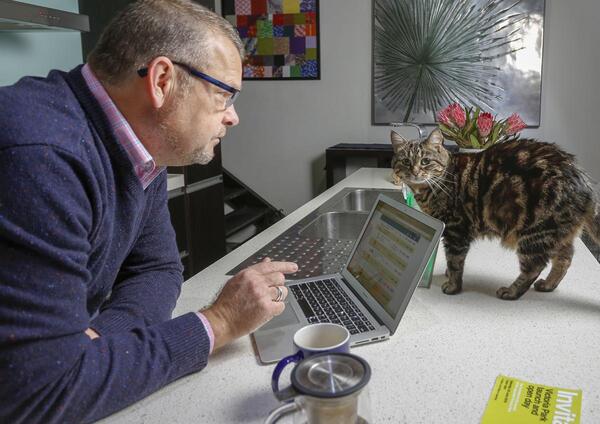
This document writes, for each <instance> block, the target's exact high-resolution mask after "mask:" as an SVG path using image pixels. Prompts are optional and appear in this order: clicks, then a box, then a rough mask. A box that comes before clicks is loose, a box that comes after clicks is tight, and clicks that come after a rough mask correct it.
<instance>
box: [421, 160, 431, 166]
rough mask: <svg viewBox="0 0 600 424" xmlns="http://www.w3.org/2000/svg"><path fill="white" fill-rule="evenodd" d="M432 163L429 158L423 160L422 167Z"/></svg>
mask: <svg viewBox="0 0 600 424" xmlns="http://www.w3.org/2000/svg"><path fill="white" fill-rule="evenodd" d="M430 162H431V161H430V160H429V159H427V158H423V159H421V165H429V163H430Z"/></svg>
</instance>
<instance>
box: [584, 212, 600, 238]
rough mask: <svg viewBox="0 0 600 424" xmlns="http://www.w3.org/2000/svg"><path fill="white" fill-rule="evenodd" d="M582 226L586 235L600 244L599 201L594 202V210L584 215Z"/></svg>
mask: <svg viewBox="0 0 600 424" xmlns="http://www.w3.org/2000/svg"><path fill="white" fill-rule="evenodd" d="M584 226H585V230H586V232H587V233H588V235H589V236H590V237H591V238H593V239H594V241H595V242H596V243H598V244H600V203H598V202H596V207H595V209H594V212H593V213H591V214H589V215H588V216H587V217H586V219H585V223H584Z"/></svg>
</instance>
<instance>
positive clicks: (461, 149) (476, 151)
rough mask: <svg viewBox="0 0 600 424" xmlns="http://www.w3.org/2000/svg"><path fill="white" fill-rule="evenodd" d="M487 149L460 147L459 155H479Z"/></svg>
mask: <svg viewBox="0 0 600 424" xmlns="http://www.w3.org/2000/svg"><path fill="white" fill-rule="evenodd" d="M484 150H485V149H475V148H470V147H459V148H458V153H479V152H483V151H484Z"/></svg>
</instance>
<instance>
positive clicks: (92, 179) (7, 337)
mask: <svg viewBox="0 0 600 424" xmlns="http://www.w3.org/2000/svg"><path fill="white" fill-rule="evenodd" d="M242 51H243V48H242V45H241V42H240V39H239V38H238V36H237V34H236V32H235V30H234V29H233V28H232V27H231V26H230V25H229V24H228V23H227V22H226V21H224V20H223V19H222V18H220V17H218V16H217V15H215V14H213V13H212V12H210V11H208V10H207V9H205V8H203V7H201V6H198V5H196V4H194V3H192V2H190V1H189V0H168V1H165V0H163V1H159V0H147V1H140V2H138V3H135V4H133V5H131V6H129V7H127V8H126V9H125V10H124V11H123V12H122V13H120V14H119V16H118V17H117V18H115V20H114V21H113V22H111V24H110V25H109V26H108V27H107V29H106V30H105V32H104V34H103V36H102V38H101V40H100V42H99V43H98V46H96V48H95V50H94V51H93V52H92V53H91V55H90V57H89V58H88V63H87V64H86V65H85V66H83V67H78V68H76V69H74V70H72V71H71V72H69V73H63V72H58V71H52V72H50V74H49V75H48V77H47V78H44V79H42V78H23V79H21V80H20V81H19V82H17V83H16V84H15V85H13V86H10V87H4V88H1V89H0V422H10V423H19V422H27V423H30V422H44V423H48V422H61V423H67V422H90V421H94V420H96V419H99V418H101V417H103V416H106V415H108V414H111V413H113V412H115V411H117V410H119V409H121V408H124V407H126V406H128V405H130V404H132V403H134V402H135V401H137V400H139V399H141V398H143V397H144V396H147V395H148V394H150V393H152V392H154V391H156V390H158V389H159V388H161V387H163V386H165V385H166V384H168V383H170V382H171V381H173V380H175V379H177V378H179V377H181V376H183V375H186V374H189V373H191V372H195V371H199V370H201V369H202V368H203V367H204V366H206V364H207V360H208V356H209V354H210V352H212V351H213V350H214V349H216V348H218V347H220V346H222V345H224V344H226V343H228V342H230V341H232V340H233V339H235V338H237V337H240V336H242V335H246V334H248V333H249V332H251V331H253V330H254V329H255V328H257V327H258V326H260V325H262V324H263V323H264V322H266V321H268V320H269V319H271V318H272V317H273V316H274V315H277V314H280V313H281V312H282V311H283V308H284V304H283V302H282V300H283V299H284V298H285V296H286V295H287V289H286V288H285V287H284V286H283V284H284V273H289V272H295V271H296V269H297V267H296V265H295V264H292V263H284V262H269V261H266V262H263V263H260V264H257V265H255V266H253V267H250V268H248V269H246V270H245V271H242V272H241V273H239V274H238V275H236V276H234V277H233V278H232V279H231V280H229V281H228V282H227V284H226V285H225V286H224V288H223V290H222V291H221V293H220V295H219V296H218V297H217V299H216V300H215V302H214V304H213V305H212V306H210V307H208V308H206V309H204V310H203V311H200V312H198V311H197V312H190V313H188V314H185V315H182V316H180V317H177V318H174V319H170V318H171V313H172V311H173V308H174V306H175V302H176V299H177V297H178V296H179V292H180V286H181V283H182V275H181V272H182V268H181V263H180V260H179V255H178V252H177V248H176V244H175V239H174V233H173V230H172V227H171V224H170V220H169V215H168V209H167V193H166V172H165V171H164V166H166V165H187V164H191V163H200V164H204V163H207V162H208V161H210V159H211V158H212V156H213V148H214V147H215V145H216V144H217V143H219V140H220V139H221V138H222V137H224V136H225V132H226V129H227V127H229V126H233V125H236V124H237V123H238V116H237V114H236V112H235V109H234V107H233V100H235V97H237V94H238V93H239V90H240V89H241V73H242V67H241V59H240V58H241V55H242ZM199 306H200V305H199ZM200 395H201V394H200Z"/></svg>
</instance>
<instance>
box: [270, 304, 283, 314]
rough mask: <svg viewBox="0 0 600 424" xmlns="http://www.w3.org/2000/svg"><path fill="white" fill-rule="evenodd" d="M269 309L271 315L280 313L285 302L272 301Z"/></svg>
mask: <svg viewBox="0 0 600 424" xmlns="http://www.w3.org/2000/svg"><path fill="white" fill-rule="evenodd" d="M272 305H273V306H271V311H272V312H273V316H277V315H281V314H282V313H283V311H284V309H285V302H272Z"/></svg>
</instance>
